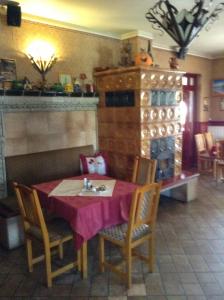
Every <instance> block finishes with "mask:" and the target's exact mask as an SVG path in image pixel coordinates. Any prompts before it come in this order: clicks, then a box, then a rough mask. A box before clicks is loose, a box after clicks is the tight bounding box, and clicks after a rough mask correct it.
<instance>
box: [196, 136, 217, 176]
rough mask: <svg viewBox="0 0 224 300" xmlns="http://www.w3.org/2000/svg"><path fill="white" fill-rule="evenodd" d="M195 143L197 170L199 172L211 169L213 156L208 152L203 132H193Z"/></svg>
mask: <svg viewBox="0 0 224 300" xmlns="http://www.w3.org/2000/svg"><path fill="white" fill-rule="evenodd" d="M195 143H196V150H197V166H198V171H199V172H201V173H203V172H208V171H211V170H212V166H213V161H214V158H215V157H213V156H211V155H210V153H209V152H208V150H207V147H206V141H205V136H204V134H203V133H198V134H195Z"/></svg>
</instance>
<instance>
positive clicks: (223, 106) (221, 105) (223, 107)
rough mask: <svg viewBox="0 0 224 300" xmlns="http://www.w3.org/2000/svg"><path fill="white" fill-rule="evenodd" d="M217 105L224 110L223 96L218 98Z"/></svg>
mask: <svg viewBox="0 0 224 300" xmlns="http://www.w3.org/2000/svg"><path fill="white" fill-rule="evenodd" d="M219 107H220V110H224V98H221V99H220V102H219Z"/></svg>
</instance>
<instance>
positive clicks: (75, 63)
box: [0, 16, 120, 83]
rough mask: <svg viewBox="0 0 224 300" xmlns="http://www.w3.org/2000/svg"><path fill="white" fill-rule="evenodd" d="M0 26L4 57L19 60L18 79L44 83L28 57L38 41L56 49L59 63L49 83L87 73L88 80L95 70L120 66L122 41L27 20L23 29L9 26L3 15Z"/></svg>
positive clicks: (51, 72) (1, 56)
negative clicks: (28, 51) (34, 43)
mask: <svg viewBox="0 0 224 300" xmlns="http://www.w3.org/2000/svg"><path fill="white" fill-rule="evenodd" d="M0 26H1V30H0V40H1V47H0V58H5V57H6V58H13V59H16V65H17V77H18V79H22V78H23V77H24V76H28V78H29V79H30V80H31V81H34V82H37V81H38V80H40V75H39V74H38V72H37V71H35V70H34V69H33V67H32V66H31V63H30V62H29V60H28V58H27V57H26V55H25V52H26V49H27V47H28V45H29V44H30V43H31V42H32V41H33V40H36V39H38V40H39V39H42V40H45V41H48V42H49V43H50V44H52V45H53V46H54V47H55V49H56V54H57V56H58V61H57V62H56V64H55V65H54V67H53V68H52V70H50V71H49V73H48V74H47V81H48V82H49V83H54V82H56V81H58V76H59V74H60V73H62V74H71V75H72V76H75V77H77V76H79V74H80V73H86V75H87V81H88V80H90V79H92V72H93V68H94V67H99V66H115V65H116V66H117V64H118V61H119V59H120V41H119V40H116V39H111V38H105V37H101V36H98V35H93V34H88V33H83V32H78V31H74V30H69V29H63V28H58V27H54V26H49V25H44V24H40V23H35V22H30V21H25V20H23V21H22V26H21V27H12V26H7V25H6V18H5V16H0Z"/></svg>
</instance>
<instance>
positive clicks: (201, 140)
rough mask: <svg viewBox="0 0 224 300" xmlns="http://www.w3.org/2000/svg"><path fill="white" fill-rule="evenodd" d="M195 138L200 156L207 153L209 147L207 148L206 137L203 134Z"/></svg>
mask: <svg viewBox="0 0 224 300" xmlns="http://www.w3.org/2000/svg"><path fill="white" fill-rule="evenodd" d="M194 137H195V143H196V149H197V153H198V154H200V153H202V152H206V151H207V147H206V142H205V137H204V135H203V133H198V134H195V136H194Z"/></svg>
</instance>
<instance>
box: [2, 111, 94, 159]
mask: <svg viewBox="0 0 224 300" xmlns="http://www.w3.org/2000/svg"><path fill="white" fill-rule="evenodd" d="M96 132H97V128H96V112H95V111H74V112H32V113H7V114H6V115H5V139H6V143H5V144H6V146H5V154H6V156H12V155H19V154H26V153H33V152H39V151H47V150H53V149H61V148H69V147H78V146H83V145H88V144H93V145H94V147H95V148H96V147H97V139H96Z"/></svg>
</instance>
